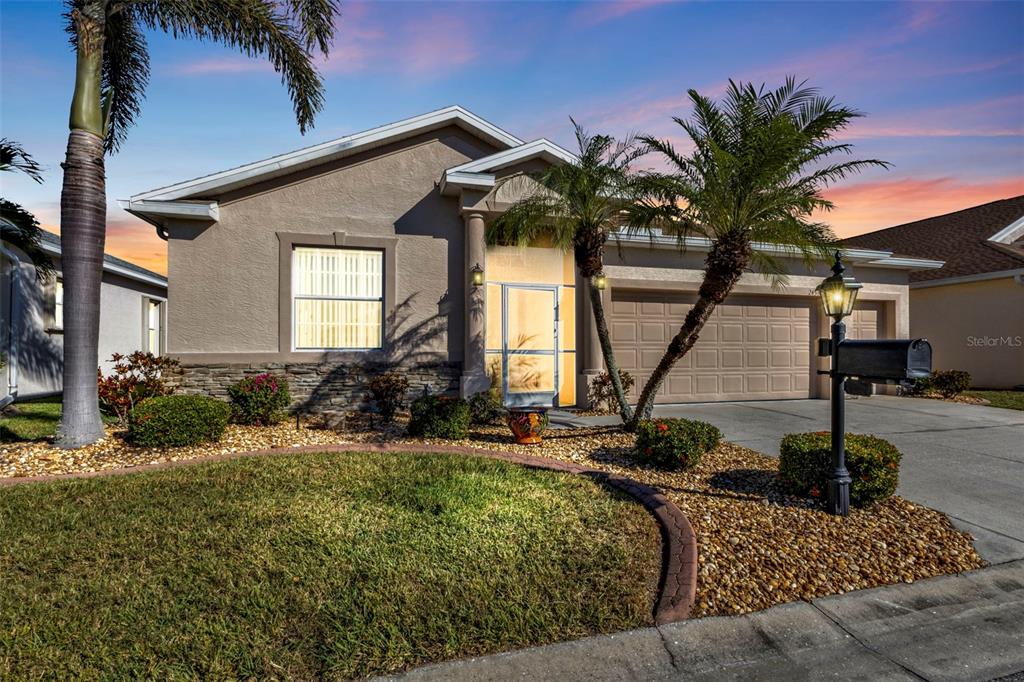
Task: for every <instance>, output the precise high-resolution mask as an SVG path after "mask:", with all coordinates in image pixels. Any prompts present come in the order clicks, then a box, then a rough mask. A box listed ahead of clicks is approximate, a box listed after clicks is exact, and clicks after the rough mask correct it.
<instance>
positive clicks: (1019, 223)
mask: <svg viewBox="0 0 1024 682" xmlns="http://www.w3.org/2000/svg"><path fill="white" fill-rule="evenodd" d="M1021 236H1024V216H1021V217H1020V218H1017V219H1016V220H1014V221H1013V222H1012V223H1010V224H1009V225H1007V226H1006V227H1004V228H1003V229H1001V230H999V231H998V232H996V233H995V234H994V235H992V236H991V237H989V238H988V240H989V241H990V242H995V243H996V244H1012V243H1014V242H1015V241H1017V240H1018V239H1020V238H1021Z"/></svg>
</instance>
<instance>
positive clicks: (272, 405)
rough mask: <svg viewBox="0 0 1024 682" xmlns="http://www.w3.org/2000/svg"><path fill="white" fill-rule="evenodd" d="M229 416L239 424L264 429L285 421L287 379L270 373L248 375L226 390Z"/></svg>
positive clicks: (288, 396)
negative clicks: (229, 401) (229, 406)
mask: <svg viewBox="0 0 1024 682" xmlns="http://www.w3.org/2000/svg"><path fill="white" fill-rule="evenodd" d="M228 397H229V398H230V399H231V414H232V417H233V418H234V420H235V421H236V422H238V423H240V424H250V425H253V426H267V425H268V424H275V423H277V422H279V421H281V420H282V419H284V417H285V414H286V410H287V408H288V406H289V405H290V404H291V402H292V396H291V392H290V391H289V390H288V380H287V379H285V378H284V377H279V376H277V375H276V374H271V373H270V372H263V373H262V374H255V375H252V376H247V377H245V378H243V379H242V380H241V381H239V382H238V383H237V384H235V385H234V386H229V387H228Z"/></svg>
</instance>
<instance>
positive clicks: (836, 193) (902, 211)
mask: <svg viewBox="0 0 1024 682" xmlns="http://www.w3.org/2000/svg"><path fill="white" fill-rule="evenodd" d="M1020 194H1024V176H1017V177H1009V178H995V179H992V180H987V181H981V182H970V181H966V180H963V179H961V178H954V177H939V178H899V179H894V180H879V181H871V182H861V183H857V184H849V185H843V186H841V187H835V188H832V189H830V190H828V191H827V192H826V196H827V197H828V198H829V199H831V200H832V201H833V202H835V204H836V209H835V210H834V211H832V212H831V213H827V214H824V215H822V216H819V217H820V218H821V219H822V220H825V221H827V222H828V223H830V224H831V225H832V226H833V228H834V229H835V230H836V233H837V234H838V235H839V236H840V237H852V236H854V235H857V234H863V233H864V232H871V231H873V230H878V229H881V228H883V227H891V226H893V225H901V224H903V223H908V222H912V221H914V220H921V219H922V218H930V217H932V216H937V215H943V214H945V213H952V212H953V211H959V210H961V209H964V208H969V207H971V206H977V205H978V204H984V203H987V202H989V201H996V200H997V199H1006V198H1008V197H1013V196H1017V195H1020Z"/></svg>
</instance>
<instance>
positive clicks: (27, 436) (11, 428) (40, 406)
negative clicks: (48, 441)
mask: <svg viewBox="0 0 1024 682" xmlns="http://www.w3.org/2000/svg"><path fill="white" fill-rule="evenodd" d="M11 407H12V408H14V409H15V410H17V413H16V414H11V415H9V416H6V417H0V443H14V442H17V441H23V440H40V439H42V438H47V437H49V436H52V435H53V434H54V432H55V431H56V430H57V424H58V423H59V422H60V408H61V401H60V398H44V399H42V400H34V401H32V402H24V403H15V404H14V405H12V406H11Z"/></svg>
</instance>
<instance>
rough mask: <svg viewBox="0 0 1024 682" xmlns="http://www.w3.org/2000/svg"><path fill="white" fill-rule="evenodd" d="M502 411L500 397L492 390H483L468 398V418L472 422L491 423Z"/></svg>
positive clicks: (503, 411)
mask: <svg viewBox="0 0 1024 682" xmlns="http://www.w3.org/2000/svg"><path fill="white" fill-rule="evenodd" d="M504 413H505V408H504V407H502V405H501V399H500V398H498V397H497V396H496V395H495V394H494V392H493V391H483V392H481V393H477V394H475V395H473V396H471V397H470V399H469V418H470V421H472V422H473V423H474V424H493V423H494V422H496V421H498V419H499V418H500V417H501V415H502V414H504Z"/></svg>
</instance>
